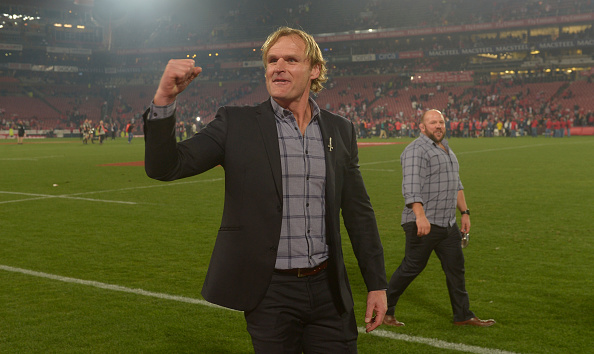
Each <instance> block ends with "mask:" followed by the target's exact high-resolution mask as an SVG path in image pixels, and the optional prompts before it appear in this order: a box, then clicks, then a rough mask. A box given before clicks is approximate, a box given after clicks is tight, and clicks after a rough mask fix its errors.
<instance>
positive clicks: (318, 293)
mask: <svg viewBox="0 0 594 354" xmlns="http://www.w3.org/2000/svg"><path fill="white" fill-rule="evenodd" d="M262 60H263V61H264V67H265V81H266V88H267V91H268V93H269V95H270V98H269V99H268V100H266V101H265V102H263V103H261V104H259V105H257V106H244V107H237V106H235V107H231V106H227V107H221V108H220V109H219V110H218V113H217V116H216V118H215V119H214V120H213V121H212V122H210V123H209V125H207V126H206V127H205V128H204V129H202V130H201V131H200V132H199V133H198V134H196V135H195V136H193V137H192V138H190V139H186V140H184V141H182V142H176V139H175V133H174V130H173V129H174V125H175V120H176V117H175V109H176V97H177V96H178V94H179V93H181V92H182V91H184V90H185V88H186V87H187V86H188V85H189V84H190V83H191V82H192V81H193V80H194V79H195V78H196V77H197V76H198V75H199V74H200V73H201V72H202V69H201V68H199V67H194V65H195V63H194V61H193V60H191V59H185V60H170V61H169V63H168V64H167V66H166V68H165V72H164V73H163V76H162V78H161V82H160V84H159V87H158V89H157V92H156V93H155V96H154V99H153V103H152V104H151V107H150V109H149V110H147V112H146V113H145V115H144V119H145V137H146V138H145V139H146V157H145V168H146V172H147V174H148V175H149V176H151V177H153V178H156V179H160V180H175V179H179V178H184V177H189V176H192V175H196V174H199V173H202V172H204V171H207V170H209V169H211V168H213V167H216V166H218V165H222V166H224V168H225V176H226V177H225V178H226V181H225V185H226V193H225V200H226V202H225V209H224V211H223V221H222V225H221V228H220V230H219V234H218V237H217V242H216V245H215V249H214V251H213V255H212V257H211V263H210V267H209V270H208V274H207V276H206V281H205V283H204V286H203V290H202V294H203V295H204V298H205V299H206V300H208V301H211V302H214V303H216V304H219V305H222V306H226V307H230V308H234V309H237V310H242V311H244V315H245V319H246V322H247V329H248V332H249V333H250V335H251V337H252V343H253V346H254V349H255V352H256V353H279V352H289V353H301V352H302V351H304V352H323V353H330V352H333V353H335V352H341V353H346V352H352V353H354V352H356V351H357V343H356V341H357V325H356V319H355V313H354V310H353V300H352V295H351V291H350V289H349V285H348V282H347V277H346V268H345V264H344V260H343V256H342V250H341V242H340V232H339V231H340V225H339V222H340V216H339V213H340V211H341V209H342V215H343V218H342V219H343V223H344V224H345V225H346V229H347V231H348V233H349V236H350V238H351V239H352V240H353V242H352V246H353V248H354V253H355V255H356V256H357V258H358V261H359V264H361V265H364V266H362V267H361V272H362V273H363V279H364V281H365V284H366V286H367V289H368V295H367V311H366V314H365V322H366V324H367V326H366V327H367V331H368V332H369V331H371V330H374V329H375V328H377V327H378V326H379V325H381V323H382V321H383V316H384V313H385V311H386V292H385V289H386V288H387V282H386V279H385V266H384V259H383V250H382V245H381V242H380V238H379V234H378V230H377V225H376V221H375V215H374V212H373V208H372V207H371V204H370V201H369V197H368V195H367V193H366V191H365V187H364V184H363V180H362V177H361V174H360V172H359V169H358V151H357V142H356V137H355V129H354V127H353V124H352V123H351V122H349V121H348V120H346V119H344V118H343V117H340V116H337V115H334V114H332V113H330V112H328V111H322V110H321V109H320V108H319V107H318V105H317V103H316V102H315V101H314V100H313V99H312V98H310V91H313V92H318V91H320V90H321V89H322V83H323V82H325V81H326V64H325V61H324V59H323V57H322V53H321V50H320V48H319V47H318V45H317V43H316V42H315V40H314V39H313V37H311V36H310V35H308V34H307V33H305V32H303V31H300V30H295V29H291V28H286V27H283V28H280V29H279V30H277V31H276V32H274V33H273V34H271V35H270V36H269V37H268V39H267V40H266V42H265V43H264V45H263V47H262ZM303 144H305V145H303ZM304 146H305V149H304ZM334 162H336V163H334ZM306 167H307V170H306ZM310 176H311V177H313V178H310ZM305 186H307V190H306V188H305ZM335 189H336V190H335ZM281 196H284V197H282V198H281ZM304 201H308V203H304ZM304 220H305V221H306V222H305V223H304ZM306 225H307V226H306ZM310 231H311V232H310ZM305 235H307V237H306V236H305ZM311 299H315V301H314V303H315V305H314V306H311V304H312V303H311ZM373 315H375V316H376V317H374V316H373Z"/></svg>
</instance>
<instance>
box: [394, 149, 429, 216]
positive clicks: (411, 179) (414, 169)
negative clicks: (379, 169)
mask: <svg viewBox="0 0 594 354" xmlns="http://www.w3.org/2000/svg"><path fill="white" fill-rule="evenodd" d="M400 164H401V165H402V195H403V196H404V203H405V204H406V206H407V207H410V206H411V204H413V203H423V204H424V200H423V196H422V194H421V191H422V190H423V183H424V176H425V175H426V166H427V163H426V161H425V159H424V157H423V154H422V152H421V148H420V146H418V145H416V144H415V145H410V146H409V147H408V148H407V149H404V152H403V153H402V155H400Z"/></svg>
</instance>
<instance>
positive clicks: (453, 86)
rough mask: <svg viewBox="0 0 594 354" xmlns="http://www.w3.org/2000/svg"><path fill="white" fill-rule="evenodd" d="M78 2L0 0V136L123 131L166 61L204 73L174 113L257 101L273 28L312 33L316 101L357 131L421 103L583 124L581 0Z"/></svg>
mask: <svg viewBox="0 0 594 354" xmlns="http://www.w3.org/2000/svg"><path fill="white" fill-rule="evenodd" d="M75 3H78V2H73V0H51V1H41V0H22V1H21V0H19V1H17V0H12V1H6V2H4V3H3V4H1V5H0V9H1V10H2V11H3V15H2V16H3V17H5V19H10V20H11V21H8V25H6V26H4V27H3V28H0V53H2V54H4V55H2V56H0V119H1V123H2V126H1V128H2V129H4V130H5V129H8V128H9V127H10V126H11V125H12V124H13V123H14V122H15V121H16V120H17V119H22V120H23V121H25V123H26V124H27V125H28V126H29V127H30V128H35V129H36V130H38V131H39V132H41V133H42V132H43V131H53V130H56V131H57V130H72V129H74V128H76V129H77V128H78V126H79V125H80V124H81V122H82V121H83V120H84V119H90V120H92V121H93V122H98V121H99V120H100V119H105V120H107V121H111V122H113V123H114V124H116V125H118V126H119V127H123V126H125V124H126V123H127V122H128V121H129V120H131V119H138V118H139V117H140V114H141V113H142V112H143V111H144V110H145V109H146V107H147V105H148V103H149V102H150V99H151V97H152V95H153V94H154V90H155V88H156V86H157V84H158V80H159V77H160V73H161V72H162V70H163V67H164V65H165V64H166V62H167V60H168V59H169V58H173V57H192V58H195V59H196V61H197V62H198V64H199V65H201V66H203V68H204V71H203V74H202V75H201V77H200V79H199V81H197V82H196V83H194V84H193V85H192V86H191V87H190V88H189V89H188V90H187V92H185V93H184V95H183V96H181V97H180V99H179V102H178V117H179V118H180V119H182V120H194V119H195V118H196V117H200V118H201V120H202V122H204V123H207V122H209V121H210V120H211V119H212V118H213V117H214V114H215V112H216V109H217V108H218V107H219V106H221V105H224V104H236V105H251V104H254V103H256V102H260V101H262V100H264V99H266V97H267V94H266V89H265V86H264V84H263V75H262V74H263V72H262V69H261V58H260V53H259V50H258V49H259V46H260V45H261V43H262V40H263V39H264V37H265V36H266V34H268V33H269V32H270V31H271V30H272V29H273V28H275V27H277V26H278V25H282V24H287V25H290V26H298V27H302V28H304V29H305V30H307V31H308V32H310V33H313V34H314V35H315V37H316V39H318V41H319V42H320V45H321V47H322V49H323V51H324V55H325V57H326V58H327V60H328V61H329V62H328V64H329V67H330V72H329V73H330V75H329V77H330V80H329V82H328V83H327V84H326V89H325V90H323V91H322V92H321V93H319V95H318V97H317V101H318V103H319V104H320V106H321V107H322V108H326V109H329V110H331V111H334V112H338V113H340V114H343V115H345V116H347V117H348V118H350V119H352V120H353V121H354V122H355V123H357V125H359V123H361V122H362V121H367V122H372V123H374V124H379V123H381V122H384V121H388V122H393V121H394V120H397V119H398V120H404V121H407V120H411V119H412V120H414V119H415V117H417V116H418V114H420V113H421V112H422V110H423V109H425V108H438V109H442V110H444V111H446V112H448V113H450V114H452V115H453V117H452V119H456V120H458V119H460V120H474V119H476V120H479V121H482V120H503V121H507V120H512V119H522V120H524V119H538V120H539V121H540V122H541V124H542V123H544V121H545V120H546V119H549V118H552V119H565V120H571V121H573V124H574V125H575V126H582V125H594V117H593V115H594V113H593V112H594V100H593V99H592V95H591V92H592V84H591V79H592V75H593V74H594V69H593V67H594V58H593V54H594V50H593V49H594V29H593V22H594V4H593V3H592V2H575V1H571V0H559V1H552V0H550V1H547V0H540V1H533V0H529V1H523V2H517V1H512V0H504V1H497V2H490V1H486V0H479V1H470V0H451V1H435V0H426V1H413V0H402V1H391V0H364V1H355V0H344V1H339V0H330V1H325V2H313V1H303V0H301V1H296V2H295V1H288V0H280V1H271V0H265V1H262V2H259V3H258V4H257V5H254V4H253V3H249V2H247V1H233V0H222V1H220V4H219V6H214V5H213V4H211V5H210V6H209V7H208V11H198V10H197V9H196V8H194V7H190V8H184V7H181V6H180V7H176V6H170V8H163V7H159V8H157V10H159V11H160V13H159V14H155V13H152V14H151V13H150V12H149V10H150V9H148V8H142V9H138V11H137V14H138V16H133V14H135V12H134V10H133V9H130V8H128V9H126V8H124V6H125V4H123V3H119V2H114V1H111V2H99V1H97V2H95V3H94V2H93V1H86V2H85V3H86V4H87V5H85V6H81V5H76V4H75ZM190 3H192V2H188V5H187V6H190V5H191V4H190ZM89 5H91V6H89ZM109 6H111V9H110V8H109ZM161 6H164V5H161ZM194 6H197V5H196V4H194ZM403 7H405V8H406V9H407V11H401V9H402V8H403ZM230 9H232V10H230ZM165 10H167V11H169V12H167V11H165ZM110 11H111V12H110ZM116 12H117V13H116ZM204 12H206V13H204ZM17 14H19V16H20V17H16V15H17ZM273 14H274V16H273ZM278 14H281V16H279V15H278ZM328 14H332V16H329V15H328ZM108 16H111V19H112V22H111V25H110V26H107V25H106V22H105V19H106V18H107V17H108ZM147 16H152V17H147ZM147 18H151V19H154V21H147ZM190 18H200V19H204V21H196V20H192V21H190V20H189V19H190ZM57 24H60V26H57ZM66 24H69V25H73V27H65V26H64V25H66ZM77 26H78V27H81V28H78V29H77V28H76V27H77ZM465 26H466V27H465ZM77 31H78V32H77Z"/></svg>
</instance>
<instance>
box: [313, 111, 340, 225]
mask: <svg viewBox="0 0 594 354" xmlns="http://www.w3.org/2000/svg"><path fill="white" fill-rule="evenodd" d="M318 121H319V123H320V131H321V133H322V140H323V142H324V156H325V158H326V214H327V215H334V208H335V205H334V204H335V197H336V194H335V188H336V148H337V146H338V145H339V144H337V143H338V140H337V138H339V137H340V136H339V134H338V131H337V129H336V126H334V125H333V124H331V123H330V122H329V121H328V120H327V119H326V118H325V117H324V114H323V111H320V117H319V119H318Z"/></svg>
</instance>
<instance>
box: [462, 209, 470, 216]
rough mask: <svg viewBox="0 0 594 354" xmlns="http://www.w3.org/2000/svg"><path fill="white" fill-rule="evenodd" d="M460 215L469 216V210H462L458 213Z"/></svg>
mask: <svg viewBox="0 0 594 354" xmlns="http://www.w3.org/2000/svg"><path fill="white" fill-rule="evenodd" d="M460 214H461V215H468V216H470V209H466V210H462V211H460Z"/></svg>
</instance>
